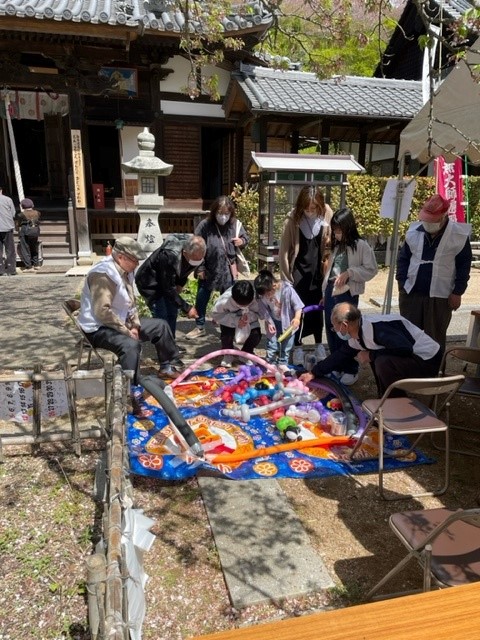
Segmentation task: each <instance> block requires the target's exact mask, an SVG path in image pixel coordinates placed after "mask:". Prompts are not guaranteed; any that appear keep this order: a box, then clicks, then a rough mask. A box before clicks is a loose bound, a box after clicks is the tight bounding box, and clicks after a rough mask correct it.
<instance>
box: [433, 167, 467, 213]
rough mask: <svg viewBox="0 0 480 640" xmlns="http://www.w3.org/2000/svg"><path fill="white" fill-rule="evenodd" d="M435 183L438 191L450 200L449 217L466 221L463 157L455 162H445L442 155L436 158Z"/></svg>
mask: <svg viewBox="0 0 480 640" xmlns="http://www.w3.org/2000/svg"><path fill="white" fill-rule="evenodd" d="M435 183H436V191H437V193H439V194H440V195H441V196H443V197H444V198H446V199H447V200H450V208H449V209H448V217H449V218H450V219H451V220H453V221H456V222H465V210H464V208H463V181H462V161H461V159H460V158H457V159H456V160H455V162H445V159H444V158H443V157H442V156H440V157H439V158H437V159H436V160H435Z"/></svg>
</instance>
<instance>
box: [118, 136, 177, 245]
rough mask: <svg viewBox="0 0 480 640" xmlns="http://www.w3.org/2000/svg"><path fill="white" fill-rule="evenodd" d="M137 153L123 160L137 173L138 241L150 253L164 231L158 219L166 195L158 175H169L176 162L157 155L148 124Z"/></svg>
mask: <svg viewBox="0 0 480 640" xmlns="http://www.w3.org/2000/svg"><path fill="white" fill-rule="evenodd" d="M137 141H138V156H136V157H135V158H133V159H132V160H130V161H129V162H123V163H122V169H123V171H124V172H125V173H136V174H137V176H138V178H137V179H138V195H137V196H135V197H134V203H135V205H136V206H137V211H138V214H139V216H140V226H139V227H138V238H137V240H138V242H139V243H140V244H141V245H142V247H143V248H144V250H145V251H146V252H147V253H152V251H155V249H157V248H158V247H159V246H160V245H161V244H162V241H163V239H162V232H161V230H160V225H159V222H158V216H159V213H160V207H162V206H163V196H161V195H159V193H158V178H159V176H169V175H170V174H171V173H172V169H173V164H166V163H165V162H163V160H160V158H157V157H156V156H155V152H154V149H155V136H154V135H153V134H152V133H150V131H149V130H148V129H147V128H146V127H145V129H144V130H143V131H142V133H139V134H138V136H137Z"/></svg>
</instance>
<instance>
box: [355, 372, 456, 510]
mask: <svg viewBox="0 0 480 640" xmlns="http://www.w3.org/2000/svg"><path fill="white" fill-rule="evenodd" d="M464 379H465V378H464V376H462V375H457V376H450V377H445V378H409V379H405V380H399V381H397V382H394V383H393V384H391V385H390V386H389V387H388V389H387V390H386V391H385V393H384V395H383V397H382V398H379V399H378V398H377V399H372V400H365V401H364V402H363V404H362V409H363V410H364V411H365V413H366V414H367V415H368V416H369V417H370V419H369V421H368V423H367V426H366V427H365V429H364V431H363V433H362V434H361V435H360V437H359V438H358V440H357V442H356V444H355V446H354V448H353V450H352V453H351V454H350V459H351V460H352V461H355V457H356V454H357V451H358V450H359V448H360V447H361V445H362V442H363V440H364V438H365V436H366V435H367V433H368V432H369V431H370V430H371V429H373V428H374V427H377V428H378V434H379V442H378V480H379V491H380V495H381V496H382V497H383V498H385V500H399V499H400V498H407V497H414V496H426V495H440V494H442V493H445V491H446V490H447V488H448V483H449V464H450V460H449V431H448V429H449V427H448V423H449V404H450V400H451V398H452V397H453V396H454V395H455V393H456V392H457V390H458V388H459V387H460V385H461V384H462V382H463V381H464ZM399 391H400V392H403V393H405V394H406V393H410V394H415V395H420V396H428V398H429V402H427V403H423V402H421V401H420V400H418V399H417V398H412V397H409V396H406V395H405V396H403V397H396V395H395V394H396V393H398V392H399ZM429 404H430V406H434V407H435V410H433V409H431V408H430V406H427V405H429ZM443 410H445V412H446V417H445V420H442V419H441V418H439V415H440V414H441V413H442V411H443ZM440 432H441V433H444V436H445V478H444V483H443V485H442V486H441V487H439V488H438V489H435V490H433V491H429V492H423V493H418V494H411V495H409V496H394V497H392V496H387V495H386V494H385V492H384V459H385V455H386V454H385V451H384V444H385V433H389V434H392V435H397V436H416V437H415V439H414V441H413V443H412V444H411V446H410V447H409V448H408V450H405V449H403V450H402V451H400V452H399V453H397V454H395V453H389V454H387V455H388V456H389V457H393V458H404V457H406V456H408V455H409V454H410V452H411V451H412V450H413V449H414V448H415V447H416V446H417V444H418V443H419V442H420V440H421V439H422V438H423V437H424V436H425V435H426V434H427V433H429V434H433V433H440ZM364 459H365V458H363V460H364Z"/></svg>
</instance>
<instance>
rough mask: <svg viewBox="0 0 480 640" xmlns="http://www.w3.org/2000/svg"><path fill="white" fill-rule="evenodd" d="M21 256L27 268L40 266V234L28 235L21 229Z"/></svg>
mask: <svg viewBox="0 0 480 640" xmlns="http://www.w3.org/2000/svg"><path fill="white" fill-rule="evenodd" d="M19 238H20V250H19V253H20V258H21V259H22V262H23V264H24V265H25V267H26V268H27V269H30V267H32V266H33V267H38V266H39V263H38V234H37V235H34V236H27V235H25V234H24V233H22V232H21V231H20V236H19Z"/></svg>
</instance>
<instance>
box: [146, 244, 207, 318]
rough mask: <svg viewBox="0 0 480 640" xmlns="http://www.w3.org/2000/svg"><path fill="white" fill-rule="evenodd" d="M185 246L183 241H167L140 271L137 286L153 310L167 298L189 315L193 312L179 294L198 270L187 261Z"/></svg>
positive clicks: (147, 260)
mask: <svg viewBox="0 0 480 640" xmlns="http://www.w3.org/2000/svg"><path fill="white" fill-rule="evenodd" d="M183 246H184V242H182V241H180V240H179V241H178V242H173V241H168V242H167V241H166V242H164V243H163V244H162V246H161V247H159V248H158V249H157V250H156V251H154V252H153V253H152V254H151V255H150V256H149V257H148V258H147V259H146V260H145V262H143V263H142V264H141V265H140V267H139V268H138V270H137V273H136V274H135V283H136V285H137V288H138V290H139V292H140V293H141V294H142V296H143V297H144V298H145V301H146V303H147V304H148V306H149V307H151V305H152V304H153V303H154V302H155V300H158V299H159V298H167V299H168V300H170V301H171V302H173V303H174V304H175V305H176V306H177V307H178V308H179V309H181V310H182V311H184V312H185V313H188V312H189V311H190V309H191V308H192V305H191V304H189V303H188V302H187V301H186V300H184V299H183V298H182V297H181V296H180V295H179V293H178V292H177V287H183V286H185V284H186V282H187V279H188V276H189V275H190V273H192V271H193V270H194V269H195V267H192V266H191V265H190V264H189V263H188V262H187V260H185V258H184V257H183V253H182V252H183Z"/></svg>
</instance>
